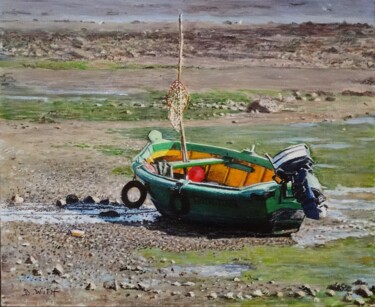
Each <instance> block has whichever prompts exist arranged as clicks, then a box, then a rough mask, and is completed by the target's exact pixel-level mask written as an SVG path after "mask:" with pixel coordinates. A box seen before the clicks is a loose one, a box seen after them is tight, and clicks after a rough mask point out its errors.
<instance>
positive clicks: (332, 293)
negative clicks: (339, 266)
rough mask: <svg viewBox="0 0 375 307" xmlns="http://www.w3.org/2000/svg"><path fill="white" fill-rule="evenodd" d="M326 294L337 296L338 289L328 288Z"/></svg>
mask: <svg viewBox="0 0 375 307" xmlns="http://www.w3.org/2000/svg"><path fill="white" fill-rule="evenodd" d="M326 295H327V296H331V297H333V296H335V295H336V291H335V290H331V289H330V290H327V291H326Z"/></svg>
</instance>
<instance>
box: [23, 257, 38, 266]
mask: <svg viewBox="0 0 375 307" xmlns="http://www.w3.org/2000/svg"><path fill="white" fill-rule="evenodd" d="M37 262H38V261H37V260H36V259H35V258H34V257H33V256H29V257H27V259H26V260H25V263H26V264H35V263H37Z"/></svg>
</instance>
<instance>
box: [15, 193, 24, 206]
mask: <svg viewBox="0 0 375 307" xmlns="http://www.w3.org/2000/svg"><path fill="white" fill-rule="evenodd" d="M12 201H13V202H14V203H15V204H22V203H23V202H24V201H25V200H24V199H23V198H22V197H21V196H19V195H18V194H17V195H15V196H13V197H12Z"/></svg>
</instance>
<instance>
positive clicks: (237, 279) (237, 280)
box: [233, 277, 241, 282]
mask: <svg viewBox="0 0 375 307" xmlns="http://www.w3.org/2000/svg"><path fill="white" fill-rule="evenodd" d="M233 281H235V282H239V281H241V279H239V278H238V277H235V278H234V279H233Z"/></svg>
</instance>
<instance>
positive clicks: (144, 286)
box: [137, 282, 150, 291]
mask: <svg viewBox="0 0 375 307" xmlns="http://www.w3.org/2000/svg"><path fill="white" fill-rule="evenodd" d="M137 285H138V289H140V290H142V291H149V290H150V286H149V285H148V284H146V283H144V282H139V283H138V284H137Z"/></svg>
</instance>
